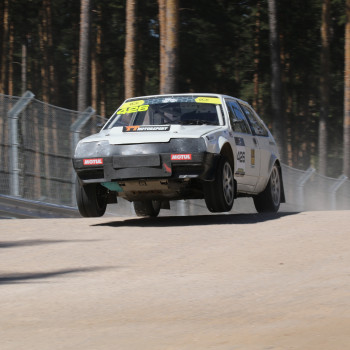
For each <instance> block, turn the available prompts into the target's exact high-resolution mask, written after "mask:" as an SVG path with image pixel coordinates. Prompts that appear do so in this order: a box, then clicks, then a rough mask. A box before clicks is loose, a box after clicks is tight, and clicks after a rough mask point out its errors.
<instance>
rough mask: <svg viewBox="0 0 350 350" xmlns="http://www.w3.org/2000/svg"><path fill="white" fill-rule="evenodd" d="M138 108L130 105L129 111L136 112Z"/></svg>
mask: <svg viewBox="0 0 350 350" xmlns="http://www.w3.org/2000/svg"><path fill="white" fill-rule="evenodd" d="M137 110H138V107H130V108H128V111H127V113H135V112H137Z"/></svg>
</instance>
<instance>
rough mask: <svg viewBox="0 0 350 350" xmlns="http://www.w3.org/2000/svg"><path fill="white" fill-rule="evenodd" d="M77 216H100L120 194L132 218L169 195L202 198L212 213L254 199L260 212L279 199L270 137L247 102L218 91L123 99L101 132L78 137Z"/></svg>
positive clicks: (162, 205)
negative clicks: (129, 205)
mask: <svg viewBox="0 0 350 350" xmlns="http://www.w3.org/2000/svg"><path fill="white" fill-rule="evenodd" d="M73 166H74V169H75V171H76V173H77V182H76V198H77V204H78V208H79V211H80V213H81V215H82V216H85V217H94V216H102V215H103V214H104V212H105V210H106V205H107V204H108V203H116V202H117V199H118V197H121V198H124V199H126V200H128V201H132V202H133V203H134V208H135V212H136V214H137V215H138V216H157V215H158V214H159V211H160V209H169V208H170V201H173V200H180V199H204V200H205V203H206V205H207V208H208V209H209V211H211V212H227V211H230V210H231V208H232V205H233V202H234V199H235V198H237V197H252V198H253V200H254V204H255V207H256V209H257V211H258V212H277V211H278V209H279V206H280V203H282V202H284V201H285V196H284V189H283V181H282V171H281V164H280V159H279V154H278V150H277V146H276V142H275V140H274V138H273V136H272V135H271V133H270V131H269V130H268V128H267V127H266V125H265V124H264V123H263V121H262V120H261V119H260V118H259V116H258V115H257V114H256V113H255V111H254V110H253V109H252V107H251V106H249V104H248V103H246V102H244V101H242V100H239V99H237V98H234V97H230V96H226V95H219V94H202V93H198V94H173V95H155V96H143V97H135V98H131V99H128V100H126V101H125V102H124V103H123V104H122V105H121V106H120V107H119V108H118V109H117V110H116V112H115V113H114V114H113V115H112V117H111V118H110V119H109V120H108V121H107V123H106V124H105V125H104V127H103V128H102V130H101V131H100V132H99V133H98V134H95V135H92V136H89V137H87V138H85V139H83V140H81V141H80V142H79V144H78V145H77V148H76V150H75V155H74V158H73Z"/></svg>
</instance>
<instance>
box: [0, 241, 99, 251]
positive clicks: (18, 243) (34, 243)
mask: <svg viewBox="0 0 350 350" xmlns="http://www.w3.org/2000/svg"><path fill="white" fill-rule="evenodd" d="M94 241H98V240H96V239H90V240H86V239H71V240H53V239H50V240H45V239H23V240H18V241H4V242H0V249H1V248H18V247H32V246H39V245H45V244H57V243H84V242H94Z"/></svg>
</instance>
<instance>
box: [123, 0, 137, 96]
mask: <svg viewBox="0 0 350 350" xmlns="http://www.w3.org/2000/svg"><path fill="white" fill-rule="evenodd" d="M136 12H137V3H136V0H127V1H126V39H125V57H124V72H125V75H124V89H125V98H129V97H133V96H135V90H136V40H137V19H136Z"/></svg>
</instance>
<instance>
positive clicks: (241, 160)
mask: <svg viewBox="0 0 350 350" xmlns="http://www.w3.org/2000/svg"><path fill="white" fill-rule="evenodd" d="M235 141H236V145H237V146H236V151H237V154H236V158H237V169H238V171H240V170H241V171H240V174H239V175H240V176H243V175H244V174H245V158H246V155H245V151H246V149H245V146H244V140H243V139H242V138H241V137H235ZM242 141H243V146H242Z"/></svg>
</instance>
